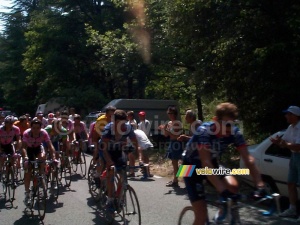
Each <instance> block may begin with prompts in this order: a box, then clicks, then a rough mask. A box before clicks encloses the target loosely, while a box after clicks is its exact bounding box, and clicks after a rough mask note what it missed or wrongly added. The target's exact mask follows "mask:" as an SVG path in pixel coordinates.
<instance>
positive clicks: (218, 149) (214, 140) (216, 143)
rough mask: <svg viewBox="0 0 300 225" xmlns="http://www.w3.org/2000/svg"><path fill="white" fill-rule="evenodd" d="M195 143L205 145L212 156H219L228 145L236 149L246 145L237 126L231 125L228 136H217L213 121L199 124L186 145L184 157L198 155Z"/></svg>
mask: <svg viewBox="0 0 300 225" xmlns="http://www.w3.org/2000/svg"><path fill="white" fill-rule="evenodd" d="M197 145H200V146H205V147H206V148H207V149H210V150H211V152H212V158H219V157H220V156H221V155H222V153H224V151H226V150H227V149H228V147H229V146H230V145H233V146H234V147H236V149H237V150H239V149H241V148H243V147H245V146H246V142H245V139H244V137H243V135H242V134H241V132H240V130H239V128H238V127H236V126H234V127H232V133H231V134H230V135H228V136H218V134H217V127H216V125H215V123H214V122H206V123H203V124H202V125H201V126H199V127H198V128H197V130H196V132H195V134H194V135H193V136H192V138H191V139H190V140H189V141H188V143H187V145H186V156H185V157H186V158H194V157H196V158H197V157H199V154H198V151H196V150H197Z"/></svg>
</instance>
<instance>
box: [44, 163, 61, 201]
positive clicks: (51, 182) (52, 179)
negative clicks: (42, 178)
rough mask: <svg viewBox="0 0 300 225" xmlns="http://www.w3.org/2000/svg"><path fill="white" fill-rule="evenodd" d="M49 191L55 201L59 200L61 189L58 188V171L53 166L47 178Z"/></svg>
mask: <svg viewBox="0 0 300 225" xmlns="http://www.w3.org/2000/svg"><path fill="white" fill-rule="evenodd" d="M47 190H48V191H49V194H50V196H53V198H54V200H55V201H56V200H57V199H58V194H59V187H58V171H57V170H56V169H54V168H53V167H52V166H51V170H50V171H49V174H48V176H47Z"/></svg>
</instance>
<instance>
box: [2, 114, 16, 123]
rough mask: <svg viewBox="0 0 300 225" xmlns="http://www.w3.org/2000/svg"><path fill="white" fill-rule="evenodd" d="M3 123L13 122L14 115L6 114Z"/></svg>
mask: <svg viewBox="0 0 300 225" xmlns="http://www.w3.org/2000/svg"><path fill="white" fill-rule="evenodd" d="M4 122H5V123H13V122H15V117H14V116H6V117H5V119H4Z"/></svg>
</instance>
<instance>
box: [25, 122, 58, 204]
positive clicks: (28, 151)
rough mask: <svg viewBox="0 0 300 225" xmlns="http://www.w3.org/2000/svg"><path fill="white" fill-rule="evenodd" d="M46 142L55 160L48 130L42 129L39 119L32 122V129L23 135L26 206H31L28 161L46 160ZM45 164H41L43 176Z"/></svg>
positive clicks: (29, 167)
mask: <svg viewBox="0 0 300 225" xmlns="http://www.w3.org/2000/svg"><path fill="white" fill-rule="evenodd" d="M43 142H45V143H46V145H47V147H48V150H49V153H50V155H51V158H52V159H53V160H54V161H55V162H56V160H55V150H54V147H53V145H52V143H51V141H50V138H49V135H48V133H47V131H46V130H44V129H42V122H41V121H40V120H38V119H35V120H32V121H31V123H30V128H29V129H27V130H26V131H25V132H24V134H23V155H24V156H25V157H24V169H25V174H24V186H25V199H24V203H25V205H26V206H27V205H30V203H31V202H30V198H29V185H30V177H31V169H32V168H31V166H29V165H28V160H30V161H34V160H35V159H36V158H38V159H39V160H45V159H46V154H45V151H44V148H43V145H42V143H43ZM44 167H45V163H42V164H41V171H40V173H41V174H44Z"/></svg>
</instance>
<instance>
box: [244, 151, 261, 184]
mask: <svg viewBox="0 0 300 225" xmlns="http://www.w3.org/2000/svg"><path fill="white" fill-rule="evenodd" d="M239 152H240V156H241V158H242V160H243V161H244V163H245V165H246V167H247V168H248V169H249V170H250V175H251V177H252V179H253V181H254V182H255V184H256V186H257V187H264V182H263V181H262V178H261V174H260V172H259V170H258V168H257V166H256V165H255V160H254V158H253V156H251V155H250V154H249V152H248V149H247V146H244V147H242V148H240V149H239Z"/></svg>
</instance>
